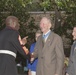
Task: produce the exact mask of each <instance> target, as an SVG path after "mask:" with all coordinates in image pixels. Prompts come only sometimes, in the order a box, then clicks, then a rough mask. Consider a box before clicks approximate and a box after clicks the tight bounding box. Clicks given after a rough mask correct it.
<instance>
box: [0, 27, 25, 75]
mask: <svg viewBox="0 0 76 75" xmlns="http://www.w3.org/2000/svg"><path fill="white" fill-rule="evenodd" d="M18 37H19V33H18V31H16V30H14V29H12V28H10V27H6V28H5V29H3V30H2V31H1V32H0V50H9V51H12V52H14V53H17V51H18V52H19V53H20V54H22V55H24V56H25V57H26V54H25V52H24V50H23V49H22V47H21V45H20V42H19V40H18ZM0 75H17V68H16V63H15V57H14V56H12V55H9V54H3V53H0Z"/></svg>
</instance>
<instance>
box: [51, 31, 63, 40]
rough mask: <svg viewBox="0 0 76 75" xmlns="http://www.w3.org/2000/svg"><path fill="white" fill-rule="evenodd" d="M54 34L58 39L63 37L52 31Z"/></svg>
mask: <svg viewBox="0 0 76 75" xmlns="http://www.w3.org/2000/svg"><path fill="white" fill-rule="evenodd" d="M51 33H52V35H53V36H54V37H55V38H56V39H62V38H61V36H60V35H58V34H56V33H54V32H51Z"/></svg>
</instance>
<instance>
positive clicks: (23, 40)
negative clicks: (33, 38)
mask: <svg viewBox="0 0 76 75" xmlns="http://www.w3.org/2000/svg"><path fill="white" fill-rule="evenodd" d="M27 38H28V36H26V37H24V38H23V39H22V44H23V45H25V44H26V43H27Z"/></svg>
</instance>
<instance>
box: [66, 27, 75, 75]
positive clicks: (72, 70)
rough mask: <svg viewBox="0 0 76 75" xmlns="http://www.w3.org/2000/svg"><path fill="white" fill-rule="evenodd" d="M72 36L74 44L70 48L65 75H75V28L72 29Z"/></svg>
mask: <svg viewBox="0 0 76 75" xmlns="http://www.w3.org/2000/svg"><path fill="white" fill-rule="evenodd" d="M72 35H73V40H74V42H73V45H72V47H71V53H70V58H69V65H68V67H67V70H66V75H76V27H74V28H73V32H72Z"/></svg>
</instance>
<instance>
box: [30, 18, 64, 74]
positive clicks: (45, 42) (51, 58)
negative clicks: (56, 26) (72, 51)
mask: <svg viewBox="0 0 76 75" xmlns="http://www.w3.org/2000/svg"><path fill="white" fill-rule="evenodd" d="M50 28H52V21H51V20H50V19H49V18H47V17H43V18H42V19H41V21H40V29H41V31H42V33H43V34H42V35H40V36H39V38H38V39H37V42H36V45H35V49H34V52H33V53H32V55H31V57H32V58H31V62H32V61H33V58H34V59H35V58H37V57H38V64H37V70H36V75H62V71H63V66H64V50H63V42H62V39H61V37H60V36H59V35H58V34H56V33H54V32H53V31H52V30H50Z"/></svg>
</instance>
